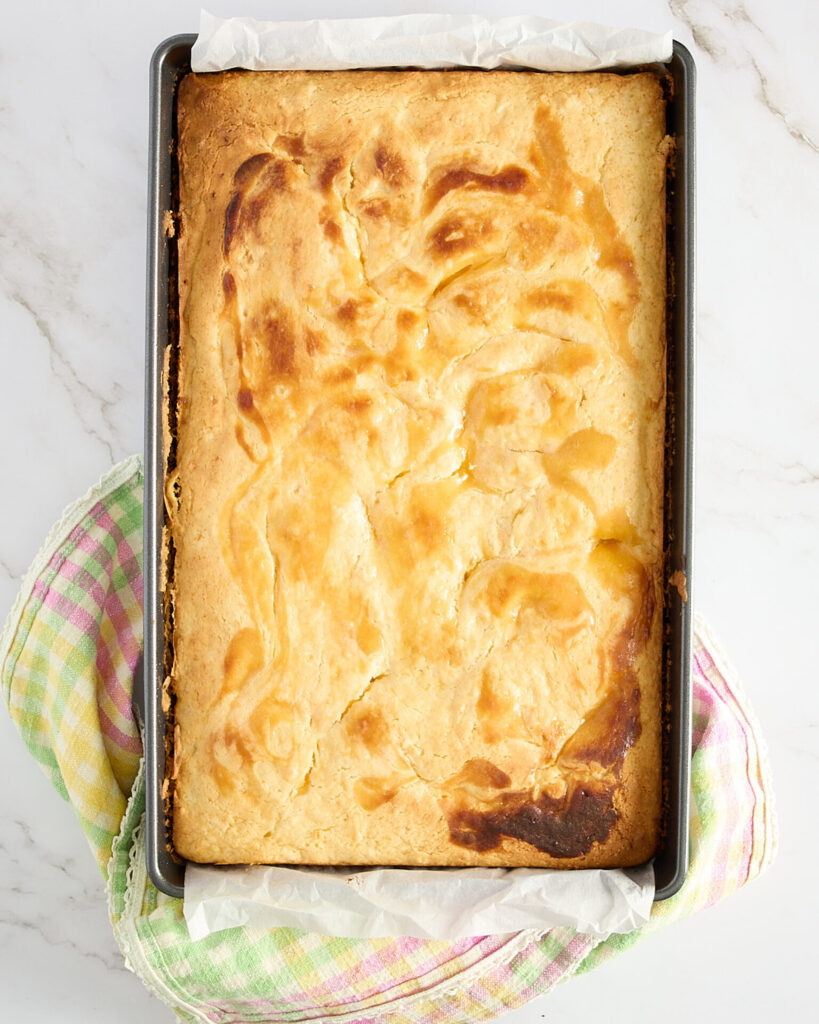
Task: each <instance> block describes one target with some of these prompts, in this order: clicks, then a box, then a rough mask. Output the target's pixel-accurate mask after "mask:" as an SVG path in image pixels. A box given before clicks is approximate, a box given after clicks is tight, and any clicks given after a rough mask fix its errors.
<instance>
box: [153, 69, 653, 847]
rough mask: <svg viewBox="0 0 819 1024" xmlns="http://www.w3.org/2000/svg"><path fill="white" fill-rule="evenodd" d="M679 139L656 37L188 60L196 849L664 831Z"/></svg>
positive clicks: (179, 629) (534, 842)
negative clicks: (430, 63) (363, 67)
mask: <svg viewBox="0 0 819 1024" xmlns="http://www.w3.org/2000/svg"><path fill="white" fill-rule="evenodd" d="M667 154H668V140H667V139H666V138H665V111H664V100H663V95H662V89H661V85H660V83H659V81H658V79H657V77H656V76H654V75H652V74H649V73H635V74H630V75H625V76H621V75H615V74H603V73H594V74H571V75H564V74H542V73H536V72H505V71H493V72H481V71H404V72H400V71H399V72H385V71H351V72H261V73H254V72H226V73H220V74H212V75H195V74H190V75H188V76H186V77H185V78H184V80H183V81H182V82H181V84H180V87H179V92H178V158H179V210H178V213H179V217H178V227H179V243H178V244H179V249H178V255H179V263H178V265H179V311H180V331H179V345H178V352H176V353H175V354H174V356H173V357H172V360H171V364H170V365H171V366H172V368H173V376H174V381H175V383H174V386H173V387H172V388H171V393H172V394H173V396H174V397H173V399H169V401H168V412H167V421H168V436H169V445H168V447H169V461H168V476H167V486H166V493H167V516H168V581H167V587H168V596H169V601H168V608H169V613H168V622H167V629H168V639H169V643H170V644H171V645H172V650H173V665H172V670H171V674H170V681H169V687H170V692H171V694H172V696H173V698H174V719H175V729H174V743H173V747H174V749H173V764H174V768H173V781H172V783H171V785H170V790H171V807H170V810H171V814H172V820H173V839H174V845H175V848H176V851H177V852H178V853H179V854H180V855H181V856H183V857H185V858H188V859H189V860H193V861H199V862H210V863H257V862H258V863H301V864H327V865H329V864H384V865H386V864H396V865H401V864H403V865H413V864H414V865H421V864H423V865H476V864H482V865H509V866H511V865H548V866H570V867H584V866H616V865H629V864H636V863H639V862H642V861H644V860H646V859H647V858H648V857H649V856H651V854H652V853H653V852H654V850H655V847H656V844H657V841H658V835H659V821H660V806H661V742H660V717H661V634H662V614H661V601H662V592H661V586H660V578H661V567H662V554H663V511H662V510H663V494H664V474H663V463H664V431H665V306H666V255H665V230H666V219H665V211H666V199H665V182H666V161H667Z"/></svg>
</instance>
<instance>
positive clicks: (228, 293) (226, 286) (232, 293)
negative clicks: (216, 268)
mask: <svg viewBox="0 0 819 1024" xmlns="http://www.w3.org/2000/svg"><path fill="white" fill-rule="evenodd" d="M222 291H223V292H224V293H225V300H226V301H227V302H232V301H233V300H234V299H235V298H236V281H235V279H234V277H233V274H231V272H230V271H229V270H226V271H225V272H224V274H222Z"/></svg>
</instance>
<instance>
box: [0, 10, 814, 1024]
mask: <svg viewBox="0 0 819 1024" xmlns="http://www.w3.org/2000/svg"><path fill="white" fill-rule="evenodd" d="M210 7H211V9H212V10H213V11H214V13H218V14H231V13H234V14H235V13H242V14H252V15H256V16H260V17H279V18H297V17H310V16H329V15H334V16H341V15H348V16H355V15H365V14H377V13H385V12H386V11H391V12H392V13H400V12H405V11H411V10H424V9H428V8H431V7H437V8H438V9H444V10H449V11H462V12H469V11H470V10H471V9H474V8H475V7H480V8H481V9H482V10H483V11H484V12H486V13H497V14H500V13H505V14H508V13H512V9H510V7H509V5H508V4H507V3H502V2H499V0H495V2H483V3H482V4H480V5H477V4H474V2H472V3H469V2H467V3H465V4H458V3H455V2H451V0H450V2H449V3H446V2H438V3H431V2H429V0H427V2H422V3H420V4H418V5H414V4H411V3H408V4H396V5H393V6H392V7H386V8H385V6H383V5H379V4H377V3H374V2H360V3H359V2H354V0H347V2H346V3H341V4H336V5H333V4H330V3H326V2H324V3H323V2H321V0H318V2H315V0H314V2H308V3H296V2H286V3H285V2H283V3H278V4H274V3H263V2H261V0H245V2H244V3H242V4H241V5H234V4H231V3H229V2H219V0H211V4H210ZM513 7H514V5H513ZM614 9H615V8H614V7H612V6H610V5H609V4H606V3H604V2H603V0H587V2H585V3H570V2H561V3H552V4H551V5H548V8H542V7H541V8H538V6H537V5H534V4H529V5H527V4H522V5H520V7H519V10H521V11H523V12H526V11H532V12H535V11H536V12H537V13H544V14H549V15H551V16H553V17H564V18H570V17H572V16H573V15H574V16H575V17H580V16H582V17H583V18H586V19H588V20H595V19H597V20H606V19H607V18H612V17H615V14H614V13H613V12H614ZM616 17H617V19H618V20H619V21H621V22H623V23H631V24H636V25H640V26H642V27H645V28H649V29H653V30H657V31H661V30H665V29H666V28H668V27H671V28H672V29H673V30H674V33H675V36H676V37H677V38H679V39H681V40H682V41H683V42H685V43H686V44H687V45H688V46H689V47H690V48H691V49H692V51H693V53H694V56H695V59H696V61H697V64H698V69H699V243H700V244H699V313H700V315H699V332H698V335H699V342H698V357H699V379H698V449H699V450H698V466H697V509H696V510H697V552H696V565H695V580H696V582H695V587H696V603H697V606H698V608H699V610H700V611H701V612H702V614H703V615H704V616H705V617H706V618H707V619H708V620H709V621H710V623H711V624H712V626H713V627H714V629H715V631H716V632H717V634H718V635H719V636H720V638H721V640H722V642H723V645H724V646H725V648H726V649H727V651H728V652H729V653H730V655H731V656H732V658H733V660H734V662H735V663H736V665H737V667H738V669H739V671H740V674H741V676H742V678H743V679H744V681H745V684H746V687H747V690H748V692H749V694H750V696H751V698H752V700H753V703H754V704H755V707H756V709H757V712H758V714H759V717H760V718H761V720H762V722H763V723H764V727H765V732H766V735H767V738H768V742H769V746H770V752H771V759H772V762H773V770H774V778H775V782H776V786H777V793H778V803H779V813H780V823H781V831H782V838H781V847H780V853H779V858H778V861H777V863H776V864H775V865H774V867H773V869H772V870H771V871H770V872H769V873H768V874H767V875H766V876H765V877H763V878H762V879H761V880H760V881H758V882H756V883H755V884H754V885H753V886H751V887H750V888H748V889H747V890H745V891H743V892H740V893H739V894H737V895H735V896H734V897H732V898H731V899H730V900H728V901H726V902H725V903H723V904H721V905H719V906H717V907H716V908H714V909H712V910H711V911H708V912H706V913H703V914H701V915H699V916H697V917H696V918H695V919H693V920H689V921H687V922H685V923H683V924H681V925H678V926H676V927H675V928H673V929H671V930H669V931H666V932H665V933H663V934H661V935H659V936H657V937H655V938H653V939H651V940H650V941H648V942H646V943H645V944H643V945H641V946H640V947H638V948H637V949H635V950H633V951H632V952H630V953H629V954H628V955H627V956H625V957H623V958H622V959H620V960H619V961H617V962H616V963H614V964H611V965H609V966H608V967H605V968H603V969H601V970H599V971H598V972H595V973H594V974H593V975H591V976H589V977H585V978H580V979H577V980H574V981H572V982H570V983H569V984H568V985H565V986H563V987H562V988H560V989H559V990H558V991H556V992H555V993H553V994H552V995H550V996H548V997H545V998H543V999H541V1000H538V1001H536V1002H535V1003H532V1004H530V1005H529V1006H528V1007H526V1008H525V1009H522V1010H519V1011H517V1012H515V1013H512V1014H511V1015H509V1016H508V1017H507V1018H505V1020H506V1022H507V1024H534V1022H535V1021H540V1020H551V1021H554V1022H560V1024H574V1022H579V1021H581V1020H588V1019H598V1018H599V1017H600V1016H601V1014H603V1016H604V1018H605V1019H606V1020H607V1021H608V1022H610V1024H618V1022H621V1021H622V1022H625V1021H628V1022H630V1024H633V1022H634V1021H646V1022H648V1021H653V1020H655V1019H656V1018H657V1016H658V1015H661V1016H662V1018H663V1020H665V1021H666V1024H681V1022H683V1021H687V1020H689V1019H691V1018H693V1017H694V1016H698V1017H699V1019H700V1020H706V1021H710V1020H714V1021H716V1020H721V1019H723V1018H725V1019H727V1020H734V1019H739V1015H740V1013H741V1014H742V1017H743V1018H744V1019H745V1020H746V1021H748V1022H754V1024H756V1022H762V1021H766V1022H767V1021H768V1020H770V1019H771V1018H773V1017H775V1016H778V1015H787V1017H788V1018H790V1017H798V1016H800V1011H801V1016H804V1015H805V1013H806V1012H808V1011H809V1009H813V1010H815V1005H814V998H813V988H814V977H813V975H812V969H813V962H814V956H813V955H811V953H810V950H811V948H812V944H813V943H814V942H815V928H814V927H813V922H814V919H815V918H816V916H817V912H819V906H818V905H817V898H816V883H815V878H814V874H815V868H816V865H815V852H816V849H817V847H819V830H817V815H816V813H815V809H814V804H815V792H816V784H817V753H818V752H819V738H818V737H817V724H818V723H819V710H817V688H816V680H815V673H816V665H817V662H818V661H819V650H818V649H817V640H816V637H817V635H818V634H819V630H817V628H816V625H815V617H816V616H815V613H816V610H817V602H816V600H815V593H816V580H817V578H819V552H818V551H817V547H818V546H817V526H819V446H818V445H817V436H818V435H819V403H817V400H816V378H817V375H819V341H818V340H817V339H818V338H819V331H818V330H817V315H816V296H817V290H818V289H817V280H816V268H817V258H816V239H817V237H819V190H817V187H816V185H817V172H819V100H817V98H816V74H815V60H816V52H817V46H819V8H817V5H815V4H813V3H812V2H811V0H792V2H789V3H788V4H782V3H775V2H773V0H746V2H744V3H743V2H741V0H690V2H685V0H671V2H669V3H668V4H666V3H662V2H660V0H626V2H621V3H619V4H617V5H616ZM197 23H198V5H197V4H196V3H195V2H188V0H179V2H177V3H174V4H168V3H167V2H164V0H142V2H141V3H139V4H129V5H127V6H126V5H122V4H118V3H115V2H114V3H111V2H108V3H103V2H101V0H60V2H58V0H48V2H45V0H43V2H39V3H36V4H13V5H12V4H10V3H8V4H4V5H3V31H2V36H0V343H2V353H3V358H2V363H0V365H2V367H3V369H2V371H0V437H2V439H3V440H2V444H0V481H2V502H1V503H0V527H1V529H0V613H2V614H4V613H5V611H6V610H7V609H8V608H9V607H10V606H11V602H12V600H13V597H14V594H15V591H16V588H17V586H18V582H19V579H20V577H21V575H22V573H23V572H24V570H25V568H26V566H27V564H28V562H29V561H30V559H31V558H32V557H33V555H34V553H35V552H36V550H37V548H38V547H39V544H40V541H41V540H42V538H43V537H44V536H45V534H46V532H47V530H48V528H49V526H50V524H51V523H52V521H53V520H54V519H56V518H57V516H58V515H59V513H60V511H61V510H62V508H63V506H64V505H65V504H66V503H67V502H69V501H70V500H71V499H73V498H74V497H76V496H78V495H80V494H82V493H83V492H84V491H85V490H86V488H87V487H88V485H89V484H90V483H91V482H92V481H93V480H94V479H95V478H96V477H97V476H98V474H100V473H101V472H102V471H103V470H105V469H106V468H107V467H108V466H109V465H110V464H111V463H112V462H113V461H115V460H118V459H120V458H122V457H123V456H125V455H126V454H128V453H130V452H132V451H135V450H137V449H138V448H139V447H140V446H141V443H142V411H141V410H142V358H143V290H144V288H143V282H144V260H145V243H144V226H145V194H146V139H147V99H148V95H147V72H148V60H149V57H150V54H151V52H152V50H153V48H154V46H155V44H156V43H158V42H159V41H160V40H161V39H163V38H164V37H166V36H168V35H171V34H172V33H175V32H179V31H194V30H195V28H196V25H197ZM0 766H1V767H2V778H3V780H4V785H3V786H2V789H0V990H2V992H3V997H2V1000H3V1008H2V1011H0V1017H2V1018H3V1019H5V1020H19V1021H27V1022H33V1024H39V1022H41V1021H42V1022H45V1021H49V1022H50V1021H54V1020H60V1021H62V1022H64V1024H74V1022H84V1024H85V1022H95V1021H100V1022H101V1021H107V1020H112V1019H116V1020H118V1021H120V1022H121V1024H136V1022H137V1021H139V1022H140V1024H145V1022H149V1021H157V1022H170V1020H171V1014H170V1013H169V1011H168V1010H167V1009H165V1008H164V1007H163V1006H161V1005H160V1004H159V1003H157V1002H155V1001H154V1000H153V999H152V997H150V996H149V995H148V994H147V992H145V991H144V990H143V989H142V987H141V985H140V983H139V982H138V981H137V980H136V979H135V978H134V977H133V976H132V975H130V974H129V973H128V972H127V971H126V970H125V969H124V967H123V966H122V963H121V959H120V957H119V955H118V953H117V950H116V948H115V945H114V942H113V939H112V938H111V935H110V931H109V927H108V922H107V917H106V909H105V904H104V899H103V889H102V884H101V880H100V878H99V877H98V876H97V873H96V868H95V867H94V865H93V863H92V860H91V857H90V855H89V853H88V851H87V849H86V847H85V845H84V840H83V839H82V836H81V833H80V830H79V828H78V827H77V825H76V824H75V822H74V819H73V816H72V814H71V812H70V810H69V809H68V808H67V806H66V805H64V804H62V802H61V801H60V800H59V799H58V798H57V796H56V795H55V794H54V792H53V791H52V790H51V788H50V786H49V784H48V782H47V781H46V779H45V777H44V776H43V775H42V774H41V773H40V770H39V769H38V768H37V766H36V765H35V763H34V762H33V760H32V759H31V758H30V757H29V755H28V754H27V753H26V751H25V750H24V748H23V746H22V744H21V742H20V740H19V738H18V736H17V735H16V733H15V731H14V729H13V728H12V726H11V725H10V723H9V721H8V719H7V717H6V716H5V715H4V714H2V713H0Z"/></svg>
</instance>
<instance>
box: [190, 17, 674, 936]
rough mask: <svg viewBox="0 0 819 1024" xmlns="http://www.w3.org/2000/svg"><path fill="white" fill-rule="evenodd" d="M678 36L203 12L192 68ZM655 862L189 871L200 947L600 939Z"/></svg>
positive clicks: (629, 45)
mask: <svg viewBox="0 0 819 1024" xmlns="http://www.w3.org/2000/svg"><path fill="white" fill-rule="evenodd" d="M671 50H672V39H671V33H670V32H668V33H666V34H665V35H653V34H651V33H649V32H643V31H641V30H639V29H632V28H612V27H606V26H603V25H593V24H586V23H581V22H573V23H570V24H565V23H560V22H555V21H550V20H548V19H547V18H541V17H537V16H534V15H528V16H526V17H521V18H483V17H480V16H472V15H451V14H413V15H408V16H405V17H389V18H361V19H355V20H346V21H341V20H339V21H304V22H278V23H277V22H261V21H254V20H253V19H251V18H229V19H223V18H216V17H214V16H213V15H211V14H208V13H207V12H206V11H202V12H201V20H200V30H199V38H198V39H197V41H196V43H195V45H194V47H193V53H192V58H191V65H192V68H193V70H194V71H198V72H207V71H224V70H227V69H228V68H237V67H241V68H248V69H251V70H256V71H276V70H293V69H309V70H315V71H328V70H339V69H344V68H366V67H423V68H441V67H451V66H467V67H478V68H501V67H506V68H509V67H529V68H535V69H538V70H544V71H593V70H596V69H599V68H612V67H623V66H629V65H634V64H646V63H652V62H655V61H666V60H668V59H670V57H671ZM653 898H654V871H653V868H652V867H651V865H648V866H644V867H641V868H633V869H629V870H625V871H621V870H611V871H603V870H589V871H559V870H558V871H542V870H534V869H529V868H515V869H512V870H507V869H503V868H466V869H454V868H453V869H447V868H444V869H434V870H425V869H419V868H370V869H354V868H353V869H337V868H282V867H268V868H266V867H250V868H242V867H240V868H224V867H201V866H199V865H195V864H189V865H188V867H187V870H186V875H185V909H184V912H185V920H186V921H187V924H188V929H189V931H190V934H191V937H192V938H193V939H200V938H204V937H205V936H206V935H209V934H211V933H213V932H216V931H221V930H222V929H225V928H234V927H236V926H238V925H253V926H255V927H260V928H274V927H282V926H290V927H294V928H301V929H305V930H310V931H315V932H318V933H320V934H323V935H338V936H346V937H348V938H364V937H369V938H375V937H383V936H390V935H412V936H416V937H418V938H428V939H456V938H461V937H464V936H468V935H490V934H503V933H508V932H515V931H520V930H523V929H535V930H538V931H545V930H547V929H549V928H552V927H555V926H558V925H568V926H570V927H573V928H575V929H577V930H578V931H582V932H586V933H588V934H591V935H595V936H597V937H598V938H601V939H603V938H606V937H608V936H609V935H611V934H613V933H615V932H621V933H624V932H629V931H632V930H633V929H635V928H639V927H640V926H641V925H643V924H644V923H645V922H646V921H647V920H648V916H649V913H650V912H651V904H652V900H653Z"/></svg>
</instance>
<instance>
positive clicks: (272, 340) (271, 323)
mask: <svg viewBox="0 0 819 1024" xmlns="http://www.w3.org/2000/svg"><path fill="white" fill-rule="evenodd" d="M264 337H265V342H266V345H267V352H268V356H269V359H270V367H271V369H272V371H273V373H274V374H276V375H277V376H287V375H289V374H292V373H293V370H294V368H295V349H296V338H295V335H294V333H293V328H292V326H291V324H290V321H289V320H288V319H287V318H286V317H284V316H271V317H268V318H267V319H266V320H265V322H264Z"/></svg>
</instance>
